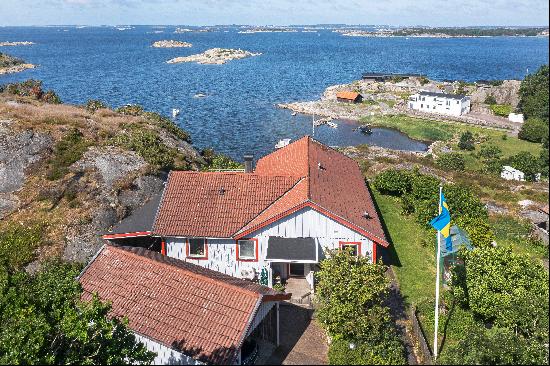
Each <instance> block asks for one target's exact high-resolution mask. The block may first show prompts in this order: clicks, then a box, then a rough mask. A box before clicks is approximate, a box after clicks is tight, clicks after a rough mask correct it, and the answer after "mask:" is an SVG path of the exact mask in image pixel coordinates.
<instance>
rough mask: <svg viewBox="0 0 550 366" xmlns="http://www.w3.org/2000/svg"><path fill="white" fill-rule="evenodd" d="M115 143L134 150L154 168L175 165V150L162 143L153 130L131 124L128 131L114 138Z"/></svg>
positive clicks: (167, 167)
mask: <svg viewBox="0 0 550 366" xmlns="http://www.w3.org/2000/svg"><path fill="white" fill-rule="evenodd" d="M115 144H117V145H119V146H122V147H124V148H127V149H129V150H132V151H135V152H136V153H138V154H139V155H140V156H141V157H142V158H143V159H145V161H146V162H147V163H149V164H151V165H152V166H153V167H154V168H156V169H160V170H169V169H172V168H174V167H175V165H174V164H175V158H176V156H177V153H178V152H177V150H176V149H171V148H169V147H167V146H166V145H164V143H163V142H162V140H161V139H160V137H159V136H158V134H157V133H156V132H155V131H151V130H148V129H145V128H142V127H139V126H137V125H133V126H132V127H131V128H130V129H129V133H126V134H121V135H119V136H117V137H116V138H115Z"/></svg>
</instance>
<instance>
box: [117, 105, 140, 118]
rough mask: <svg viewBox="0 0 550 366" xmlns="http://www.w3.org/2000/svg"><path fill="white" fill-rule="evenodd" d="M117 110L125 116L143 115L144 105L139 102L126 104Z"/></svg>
mask: <svg viewBox="0 0 550 366" xmlns="http://www.w3.org/2000/svg"><path fill="white" fill-rule="evenodd" d="M116 112H117V113H120V114H123V115H125V116H141V115H142V114H143V107H142V106H140V105H138V104H126V105H124V106H122V107H118V108H117V110H116Z"/></svg>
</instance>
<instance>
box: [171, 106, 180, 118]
mask: <svg viewBox="0 0 550 366" xmlns="http://www.w3.org/2000/svg"><path fill="white" fill-rule="evenodd" d="M178 114H180V110H179V109H177V108H172V118H176V117H177V116H178Z"/></svg>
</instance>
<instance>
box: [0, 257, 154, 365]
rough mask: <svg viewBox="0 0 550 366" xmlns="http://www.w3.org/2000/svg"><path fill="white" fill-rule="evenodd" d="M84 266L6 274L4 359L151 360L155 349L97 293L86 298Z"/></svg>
mask: <svg viewBox="0 0 550 366" xmlns="http://www.w3.org/2000/svg"><path fill="white" fill-rule="evenodd" d="M77 274H78V268H77V267H76V266H74V265H70V264H64V263H60V262H51V263H47V264H46V265H45V266H44V269H43V270H42V271H40V272H39V273H38V274H36V275H34V276H30V275H28V274H26V273H25V272H15V273H13V274H9V272H7V270H4V271H3V275H1V276H0V278H3V280H0V321H1V322H0V363H3V364H10V363H11V364H13V363H15V364H21V363H25V364H87V365H93V364H146V363H150V362H152V360H153V358H154V353H152V352H149V351H147V349H146V348H145V346H144V345H143V344H141V343H139V342H137V341H136V339H135V337H134V335H133V334H132V332H131V331H130V330H129V329H128V328H127V324H126V321H124V320H122V321H121V320H120V319H118V318H116V317H112V316H110V315H109V312H110V309H111V307H110V305H109V304H106V303H102V302H101V301H99V299H98V298H97V297H93V299H92V300H91V301H90V302H84V301H81V300H80V296H81V293H82V289H81V287H80V284H79V283H78V282H77V281H76V280H75V277H76V275H77Z"/></svg>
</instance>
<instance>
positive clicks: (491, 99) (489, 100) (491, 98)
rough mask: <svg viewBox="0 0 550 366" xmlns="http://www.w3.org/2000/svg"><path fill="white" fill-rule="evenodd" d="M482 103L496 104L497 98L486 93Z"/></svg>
mask: <svg viewBox="0 0 550 366" xmlns="http://www.w3.org/2000/svg"><path fill="white" fill-rule="evenodd" d="M484 103H485V104H489V105H492V104H497V100H496V99H495V97H494V96H493V95H492V94H487V96H486V97H485V101H484Z"/></svg>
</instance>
